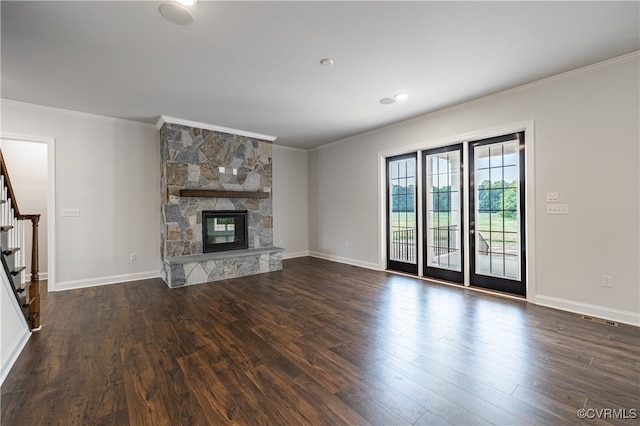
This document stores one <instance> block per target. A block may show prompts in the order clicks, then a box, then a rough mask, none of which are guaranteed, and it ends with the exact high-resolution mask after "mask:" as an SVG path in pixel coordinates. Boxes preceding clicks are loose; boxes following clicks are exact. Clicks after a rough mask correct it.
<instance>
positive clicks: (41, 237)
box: [2, 139, 48, 281]
mask: <svg viewBox="0 0 640 426" xmlns="http://www.w3.org/2000/svg"><path fill="white" fill-rule="evenodd" d="M2 154H3V156H4V159H5V162H6V163H7V169H8V171H9V176H10V177H11V185H12V187H13V192H14V193H15V196H16V199H17V201H18V208H20V212H21V213H22V214H39V215H40V221H39V223H38V249H39V250H38V271H39V274H40V279H46V278H47V270H48V262H47V243H48V238H47V234H48V232H47V231H48V229H47V225H48V215H47V170H48V168H47V144H46V143H37V142H24V141H13V140H11V139H7V140H3V141H2ZM31 229H32V227H31V222H29V221H27V222H26V226H25V231H26V232H25V234H26V235H25V240H26V241H25V246H24V247H22V253H21V254H22V255H23V256H24V258H25V263H24V265H26V267H27V270H26V275H25V278H26V280H27V281H29V279H30V277H31V238H32V231H31Z"/></svg>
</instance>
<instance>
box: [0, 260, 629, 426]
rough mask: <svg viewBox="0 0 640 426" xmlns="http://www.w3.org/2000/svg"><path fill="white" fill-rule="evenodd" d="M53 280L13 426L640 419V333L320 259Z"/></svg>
mask: <svg viewBox="0 0 640 426" xmlns="http://www.w3.org/2000/svg"><path fill="white" fill-rule="evenodd" d="M42 284H43V288H42V292H41V293H42V299H41V303H42V310H43V319H44V322H43V324H42V325H43V328H42V330H41V331H39V332H37V333H34V334H33V335H32V336H31V338H30V340H29V341H28V342H27V345H26V347H25V349H24V350H23V353H22V354H21V355H20V357H19V358H18V360H17V361H16V363H15V364H14V366H13V368H12V370H11V371H10V372H9V374H8V376H7V377H6V379H5V381H4V383H3V385H2V389H1V392H0V393H1V394H0V398H1V401H2V404H1V417H0V422H1V424H2V425H3V426H5V425H7V426H25V425H41V424H42V425H44V424H52V425H65V426H66V425H100V424H105V425H118V426H120V425H136V426H137V425H149V424H153V425H177V424H181V425H205V424H206V425H209V424H237V425H271V424H274V425H288V424H305V425H306V424H308V425H314V426H315V425H367V424H372V425H380V424H385V425H387V424H394V425H395V424H414V425H428V424H438V425H443V424H444V425H446V424H451V425H462V424H464V425H470V424H473V425H483V424H508V425H565V424H585V423H587V424H603V425H637V424H638V419H637V416H638V415H637V414H636V418H632V417H628V418H617V417H616V418H613V417H612V416H609V417H605V416H600V417H598V418H588V419H581V418H579V417H578V409H580V408H582V407H583V406H584V407H585V408H588V409H591V410H603V409H605V410H606V409H608V410H610V411H609V412H610V413H613V411H612V410H616V411H615V412H616V413H618V414H619V413H626V414H627V415H629V414H633V413H638V411H640V361H638V360H639V359H640V329H639V328H638V327H632V326H627V325H624V324H620V325H619V326H618V327H612V326H608V325H603V324H598V323H594V322H589V321H585V320H583V319H581V318H580V316H579V315H575V314H571V313H567V312H562V311H557V310H553V309H549V308H545V307H541V306H536V305H531V304H528V303H526V302H524V301H517V300H511V299H505V298H503V297H501V296H494V295H490V294H484V293H477V292H473V291H470V290H467V289H464V288H461V287H455V286H447V285H442V284H438V283H432V282H428V281H426V280H422V279H417V278H412V277H408V276H403V275H396V274H390V273H387V272H379V271H373V270H368V269H362V268H358V267H355V266H350V265H344V264H339V263H334V262H329V261H325V260H320V259H314V258H310V257H303V258H297V259H289V260H285V261H284V268H283V270H282V271H278V272H274V273H267V274H260V275H255V276H250V277H244V278H238V279H233V280H223V281H218V282H215V283H209V284H203V285H198V286H190V287H184V288H179V289H169V288H167V286H166V285H165V284H164V283H163V282H162V281H161V280H159V279H152V280H142V281H137V282H131V283H122V284H114V285H109V286H102V287H89V288H83V289H79V290H70V291H64V292H56V293H47V292H46V282H43V283H42ZM632 410H635V411H632ZM593 412H595V411H593ZM601 412H602V411H601Z"/></svg>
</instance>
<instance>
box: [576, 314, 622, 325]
mask: <svg viewBox="0 0 640 426" xmlns="http://www.w3.org/2000/svg"><path fill="white" fill-rule="evenodd" d="M580 318H582V319H583V320H586V321H591V322H597V323H598V324H605V325H610V326H612V327H617V326H618V323H617V322H615V321H609V320H606V319H602V318H594V317H590V316H587V315H582V316H581V317H580Z"/></svg>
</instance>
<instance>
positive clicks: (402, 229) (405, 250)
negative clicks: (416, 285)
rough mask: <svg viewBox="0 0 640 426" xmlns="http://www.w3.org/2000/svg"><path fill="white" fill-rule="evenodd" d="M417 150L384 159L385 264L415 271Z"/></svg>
mask: <svg viewBox="0 0 640 426" xmlns="http://www.w3.org/2000/svg"><path fill="white" fill-rule="evenodd" d="M416 162H417V154H416V153H412V154H407V155H401V156H397V157H391V158H388V159H387V200H388V205H387V268H388V269H392V270H396V271H401V272H408V273H411V274H417V273H418V262H417V254H418V239H417V220H416V217H417V216H416V213H417V212H416V210H417V209H416V198H417V197H416Z"/></svg>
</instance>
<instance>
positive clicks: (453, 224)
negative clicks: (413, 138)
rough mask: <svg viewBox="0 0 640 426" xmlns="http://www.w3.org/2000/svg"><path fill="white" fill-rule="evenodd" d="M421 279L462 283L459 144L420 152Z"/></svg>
mask: <svg viewBox="0 0 640 426" xmlns="http://www.w3.org/2000/svg"><path fill="white" fill-rule="evenodd" d="M422 156H423V157H422V158H423V160H422V165H423V167H422V172H423V174H422V179H423V182H425V184H424V185H423V196H422V199H423V202H424V205H425V206H424V208H423V223H424V224H425V231H426V232H424V244H423V247H424V250H423V262H424V263H423V265H424V268H423V272H424V275H425V276H428V277H433V278H439V279H443V280H447V281H453V282H457V283H460V284H462V283H463V282H464V273H463V270H462V265H463V260H464V249H463V242H462V237H463V233H462V211H463V209H462V206H463V203H462V200H463V198H462V194H463V191H462V190H463V187H462V185H463V182H464V180H463V179H462V144H458V145H451V146H447V147H443V148H436V149H430V150H427V151H423V153H422Z"/></svg>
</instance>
